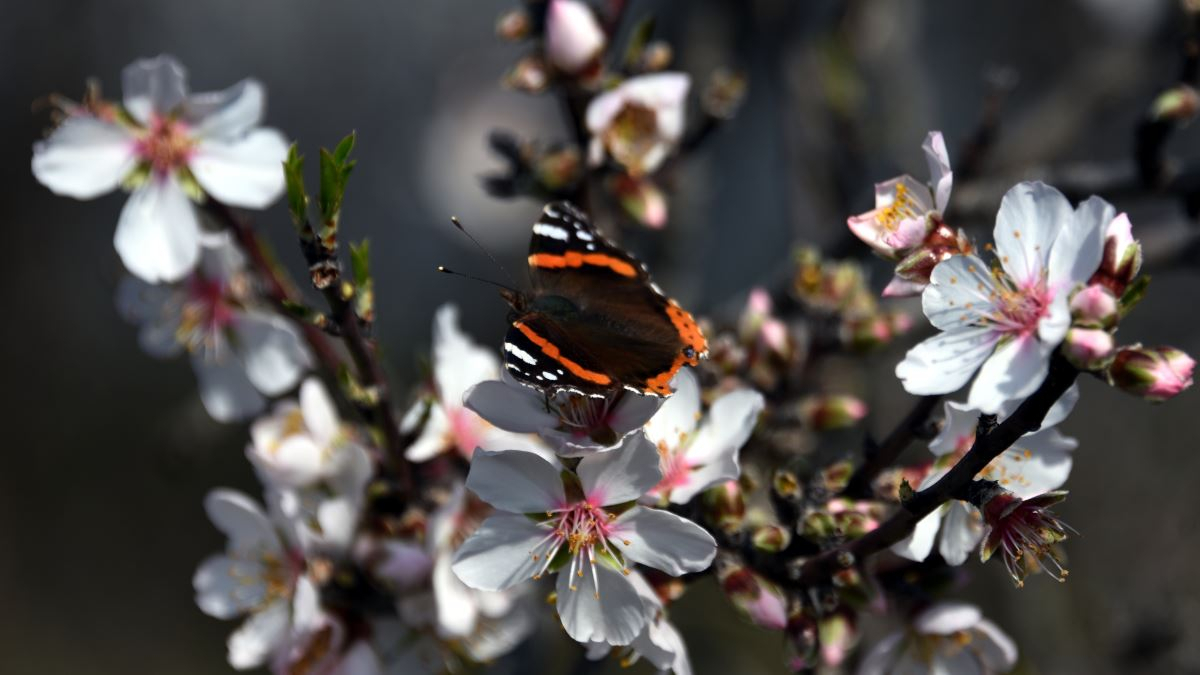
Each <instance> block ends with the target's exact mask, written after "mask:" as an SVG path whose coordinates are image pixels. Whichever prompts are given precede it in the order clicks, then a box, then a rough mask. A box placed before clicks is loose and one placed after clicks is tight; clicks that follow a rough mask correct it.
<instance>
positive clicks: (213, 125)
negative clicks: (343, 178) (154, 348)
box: [33, 56, 287, 283]
mask: <svg viewBox="0 0 1200 675" xmlns="http://www.w3.org/2000/svg"><path fill="white" fill-rule="evenodd" d="M122 88H123V90H124V95H125V98H124V108H123V109H122V110H120V111H116V112H112V113H111V114H107V115H97V114H92V113H91V112H88V111H87V110H85V109H84V108H82V107H78V108H72V109H71V110H69V111H68V112H69V113H70V114H69V116H68V117H67V119H66V120H65V121H64V122H63V123H62V124H61V125H60V126H59V127H58V128H57V129H55V130H54V132H53V133H52V134H50V136H49V138H47V139H46V140H44V141H42V142H39V143H37V144H35V145H34V148H33V174H34V176H35V177H36V178H37V179H38V181H39V182H41V183H42V184H43V185H45V186H46V187H48V188H50V190H52V191H53V192H54V193H55V194H59V195H65V196H68V197H74V198H76V199H92V198H94V197H98V196H100V195H102V194H105V193H108V192H112V191H113V190H116V189H117V188H118V187H125V188H127V189H131V190H132V194H131V195H130V197H129V201H127V202H126V203H125V208H124V209H122V211H121V217H120V220H119V221H118V222H117V231H116V234H115V236H114V239H113V244H114V245H115V246H116V249H117V253H118V254H119V255H120V256H121V262H123V263H124V264H125V267H126V268H128V269H129V271H130V272H132V273H133V274H134V275H135V276H137V277H139V278H141V279H143V280H145V281H148V282H151V283H154V282H159V281H177V280H179V279H182V278H183V277H184V276H185V275H186V274H187V273H188V272H189V271H191V269H192V268H193V267H194V266H195V265H196V262H197V261H198V260H199V258H200V250H201V243H202V240H203V233H202V230H201V226H200V218H199V216H198V214H197V213H196V210H195V209H194V208H193V206H192V202H193V201H200V200H202V199H203V197H204V194H208V195H211V196H213V197H215V198H217V199H219V200H221V201H223V202H225V203H227V204H231V205H233V206H240V207H246V208H253V209H261V208H265V207H267V206H268V205H270V204H271V203H272V202H274V201H275V200H276V199H277V198H278V197H279V196H280V194H281V193H282V192H283V189H284V178H283V172H282V171H281V170H280V168H279V167H280V162H282V161H283V159H284V157H285V156H286V155H287V141H286V139H285V138H284V137H283V135H282V134H281V133H280V132H278V131H276V130H275V129H267V128H259V126H258V125H259V123H260V122H261V120H262V117H263V109H264V102H265V92H264V89H263V86H262V85H261V84H259V83H258V82H257V81H256V80H250V79H248V80H243V81H241V82H239V83H238V84H235V85H234V86H232V87H230V88H229V89H226V90H224V91H221V92H211V93H203V94H189V93H188V86H187V73H186V71H185V70H184V68H183V66H182V65H180V64H179V62H177V61H176V60H175V59H173V58H171V57H169V56H158V57H155V58H152V59H143V60H140V61H135V62H134V63H133V64H131V65H129V66H128V67H126V68H125V70H124V72H123V73H122Z"/></svg>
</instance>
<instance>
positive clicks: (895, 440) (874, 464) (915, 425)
mask: <svg viewBox="0 0 1200 675" xmlns="http://www.w3.org/2000/svg"><path fill="white" fill-rule="evenodd" d="M941 400H942V397H941V396H922V397H921V398H919V399H917V402H916V404H915V405H913V408H912V410H911V411H909V413H908V415H906V416H905V417H904V419H903V420H901V421H900V424H898V425H896V428H895V429H893V430H892V432H891V433H890V434H888V435H887V438H884V439H883V442H882V443H880V444H879V445H878V446H877V447H868V448H867V450H866V452H865V457H864V461H863V463H862V465H861V466H859V467H858V469H856V470H855V471H854V474H853V475H851V476H850V481H849V482H848V483H847V484H846V489H845V490H843V491H842V494H844V495H845V496H847V497H852V498H855V499H866V498H868V497H871V496H872V494H873V493H874V489H873V485H872V484H873V483H874V481H875V479H876V478H877V477H878V476H879V474H881V473H883V471H884V470H885V469H887V468H888V467H890V466H891V465H892V464H895V463H896V460H897V459H898V458H899V457H900V455H901V453H903V452H904V451H905V450H906V449H907V448H908V446H909V445H910V444H911V443H912V442H913V441H914V440H916V439H917V438H918V437H919V436H920V434H921V431H922V430H923V429H924V428H925V427H926V426H927V425H928V424H929V416H930V415H932V414H933V411H934V409H935V408H937V404H938V402H940V401H941Z"/></svg>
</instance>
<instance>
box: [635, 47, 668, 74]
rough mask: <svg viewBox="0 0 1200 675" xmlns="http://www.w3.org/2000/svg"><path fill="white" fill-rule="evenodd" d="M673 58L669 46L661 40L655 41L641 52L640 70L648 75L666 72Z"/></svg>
mask: <svg viewBox="0 0 1200 675" xmlns="http://www.w3.org/2000/svg"><path fill="white" fill-rule="evenodd" d="M674 56H675V54H674V52H673V51H672V49H671V45H669V44H667V43H666V42H663V41H662V40H655V41H654V42H651V43H649V44H647V45H646V48H645V49H643V50H642V59H641V60H642V70H643V71H645V72H648V73H652V72H655V71H658V70H666V69H667V68H668V67H669V66H670V65H671V59H672V58H673V57H674Z"/></svg>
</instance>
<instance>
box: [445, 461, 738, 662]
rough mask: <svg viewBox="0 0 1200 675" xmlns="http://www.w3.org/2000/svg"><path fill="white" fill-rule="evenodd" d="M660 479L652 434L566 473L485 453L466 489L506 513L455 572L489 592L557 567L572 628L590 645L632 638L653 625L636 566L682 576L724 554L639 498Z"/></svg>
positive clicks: (562, 609) (561, 602) (565, 619)
mask: <svg viewBox="0 0 1200 675" xmlns="http://www.w3.org/2000/svg"><path fill="white" fill-rule="evenodd" d="M661 477H662V474H661V473H660V471H659V460H658V453H657V452H656V451H655V449H654V446H653V445H652V444H650V443H649V442H646V441H642V442H641V443H638V444H636V445H634V446H633V447H626V448H623V449H622V450H621V451H619V452H606V453H600V454H594V455H590V456H587V457H584V458H583V459H582V460H580V462H579V463H578V465H577V466H576V468H575V473H573V474H566V475H565V476H564V473H563V467H562V466H561V465H559V464H557V463H552V462H551V461H550V460H547V459H546V458H544V457H542V456H540V455H536V454H533V453H530V452H523V451H520V450H508V451H503V452H491V451H487V450H480V451H478V452H476V453H475V458H474V460H473V461H472V463H471V471H470V474H468V476H467V487H468V488H470V489H471V490H472V491H473V492H475V494H477V495H478V496H479V497H480V498H481V499H483V500H484V501H486V502H488V503H489V504H491V505H492V506H493V507H495V508H496V509H497V511H498V512H499V513H496V514H495V515H493V516H491V517H489V518H488V519H487V520H486V521H484V523H483V525H481V526H480V528H479V529H478V530H476V531H475V533H474V534H472V535H471V537H470V538H469V539H467V541H466V542H464V543H463V545H462V547H460V548H459V549H458V552H457V554H456V555H455V558H454V564H453V570H454V573H455V574H457V575H458V577H459V578H460V579H462V581H463V583H465V584H467V585H468V586H470V587H472V588H476V589H480V590H486V591H502V590H505V589H507V588H511V587H513V586H515V585H517V584H519V583H521V582H523V581H526V580H529V579H539V578H541V577H542V576H544V575H546V574H555V573H556V574H557V575H558V581H557V586H556V588H557V593H556V605H557V609H558V614H559V618H560V619H561V620H562V624H563V626H564V627H565V628H566V631H567V634H569V635H570V636H571V637H572V638H573V639H574V640H576V641H577V642H582V643H590V642H605V643H608V644H611V645H627V644H630V643H631V642H633V641H634V640H635V639H636V638H637V637H638V635H639V634H641V632H642V630H643V629H644V628H645V626H646V623H647V616H646V612H645V609H644V603H643V600H642V599H641V597H640V596H639V595H638V593H637V589H636V588H635V587H634V586H633V584H632V583H631V582H630V581H629V574H630V573H631V567H632V565H633V564H634V563H639V564H642V565H647V566H649V567H653V568H656V569H659V570H662V571H663V572H666V573H667V574H670V575H672V576H679V575H681V574H685V573H689V572H699V571H702V570H704V569H706V568H707V567H708V566H709V564H710V563H711V562H712V559H713V556H714V555H716V542H715V541H714V540H713V538H712V536H711V535H709V534H708V533H707V532H705V531H704V530H703V529H702V528H701V527H700V526H698V525H696V524H695V523H693V522H691V521H689V520H685V519H683V518H680V517H679V516H676V515H674V514H672V513H668V512H666V511H660V510H658V509H651V508H647V507H643V506H637V505H636V504H634V503H633V502H636V500H638V499H640V498H641V497H642V496H643V495H645V494H646V492H647V491H648V490H650V489H651V488H652V487H654V486H655V485H656V484H658V482H659V480H660V479H661Z"/></svg>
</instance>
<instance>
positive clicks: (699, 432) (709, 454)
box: [645, 369, 766, 504]
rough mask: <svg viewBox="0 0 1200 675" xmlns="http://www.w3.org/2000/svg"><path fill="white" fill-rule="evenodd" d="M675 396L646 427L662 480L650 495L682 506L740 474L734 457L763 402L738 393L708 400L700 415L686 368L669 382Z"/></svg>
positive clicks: (697, 394)
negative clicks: (703, 411) (657, 456)
mask: <svg viewBox="0 0 1200 675" xmlns="http://www.w3.org/2000/svg"><path fill="white" fill-rule="evenodd" d="M671 384H672V386H674V388H675V394H674V395H673V396H671V398H669V399H667V402H666V403H664V404H663V406H662V407H661V408H659V410H658V413H657V414H656V415H655V416H654V417H652V418H650V421H648V422H646V426H645V429H646V436H647V437H648V438H649V439H650V442H651V443H653V444H654V446H655V447H656V448H657V449H658V455H659V461H660V463H661V467H662V475H663V477H662V480H661V481H659V483H658V485H656V486H654V488H653V489H652V490H651V491H650V494H651V495H652V496H655V497H658V498H660V499H662V500H665V501H669V502H671V503H673V504H686V503H688V502H689V501H691V500H692V498H693V497H695V496H696V495H697V494H699V493H700V492H702V491H704V490H706V489H708V488H710V487H713V486H715V485H720V484H721V483H725V482H726V481H731V480H736V479H737V478H738V476H740V475H741V468H740V467H739V465H738V453H739V451H740V450H741V449H742V446H743V445H745V444H746V441H747V440H748V439H749V438H750V434H751V433H753V431H754V426H755V424H757V423H758V416H759V415H760V414H761V413H762V411H763V408H764V407H765V405H766V402H765V401H764V400H763V397H762V394H760V393H758V392H756V391H754V390H752V389H737V390H734V391H731V392H728V393H726V394H723V395H722V396H721V397H720V398H718V399H717V400H716V401H713V404H712V406H710V407H709V409H708V412H707V414H702V409H701V405H700V403H701V402H700V384H699V382H697V381H696V376H695V375H694V374H693V373H692V371H691V370H690V369H683V370H680V371H679V373H678V374H677V375H676V376H675V378H674V379H673V380H672V382H671Z"/></svg>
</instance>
